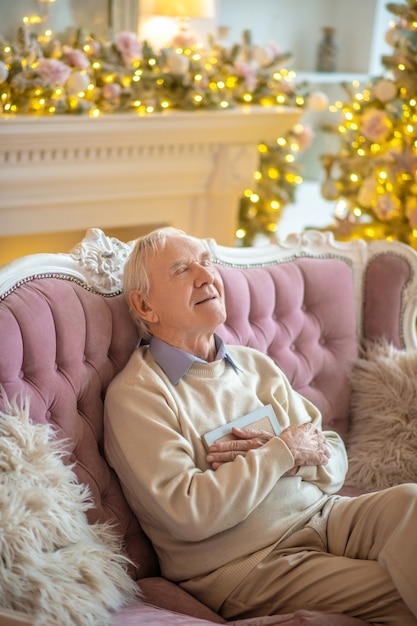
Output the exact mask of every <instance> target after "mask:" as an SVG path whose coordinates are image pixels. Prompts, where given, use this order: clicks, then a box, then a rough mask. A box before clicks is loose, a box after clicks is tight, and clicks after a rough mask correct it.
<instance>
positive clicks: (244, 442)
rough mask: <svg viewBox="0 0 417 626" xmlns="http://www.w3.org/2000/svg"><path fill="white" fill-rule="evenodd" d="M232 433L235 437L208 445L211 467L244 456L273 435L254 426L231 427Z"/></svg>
mask: <svg viewBox="0 0 417 626" xmlns="http://www.w3.org/2000/svg"><path fill="white" fill-rule="evenodd" d="M232 433H233V434H234V436H235V437H237V439H229V440H228V441H219V442H217V443H213V445H212V446H210V450H209V454H208V455H207V461H208V463H210V464H211V467H212V469H214V470H216V469H217V468H218V467H220V465H223V464H224V463H229V462H230V461H234V460H235V458H236V457H237V456H246V453H247V452H249V450H255V449H256V448H260V447H261V446H263V445H264V444H265V443H266V442H267V441H269V440H270V439H272V437H274V435H272V434H271V433H268V432H267V431H266V430H257V429H256V428H235V427H233V428H232Z"/></svg>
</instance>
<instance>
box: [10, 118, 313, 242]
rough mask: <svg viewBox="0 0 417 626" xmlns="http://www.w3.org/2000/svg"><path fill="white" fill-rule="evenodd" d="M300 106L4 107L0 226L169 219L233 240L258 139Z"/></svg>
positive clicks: (14, 230) (28, 229) (285, 124)
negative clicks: (144, 111) (61, 112)
mask: <svg viewBox="0 0 417 626" xmlns="http://www.w3.org/2000/svg"><path fill="white" fill-rule="evenodd" d="M301 114H302V111H301V110H299V109H291V108H283V107H275V108H265V107H261V106H252V107H250V106H247V107H239V108H235V109H230V110H225V111H218V110H216V111H199V112H195V111H193V112H188V111H170V112H166V113H153V114H151V115H148V116H145V117H139V116H137V115H135V114H133V113H132V114H131V115H130V114H113V115H109V116H101V117H99V118H97V119H92V118H89V117H87V116H85V117H84V116H81V117H77V116H71V115H65V116H53V117H39V118H33V117H25V116H16V117H0V188H1V194H0V232H1V234H2V235H3V236H7V235H20V234H31V233H42V232H54V231H62V230H85V229H87V228H90V227H100V228H102V229H106V228H111V227H129V226H137V225H141V226H142V225H145V226H146V225H148V224H149V225H155V224H171V225H174V226H177V227H179V228H182V229H184V230H186V231H187V232H189V233H190V234H193V235H195V236H197V237H206V236H210V237H214V238H215V239H216V240H217V241H218V242H220V243H222V244H224V245H232V244H233V243H234V232H235V229H236V226H237V210H238V202H239V199H240V197H241V195H242V193H243V190H244V189H245V187H246V186H249V185H251V184H252V182H253V172H254V171H255V170H256V168H257V166H258V163H259V153H258V149H257V146H258V143H259V142H260V141H264V142H273V141H275V140H276V139H277V137H279V136H282V135H283V134H285V132H287V130H289V129H290V128H292V127H293V126H294V125H295V124H296V123H297V121H298V120H299V118H300V116H301Z"/></svg>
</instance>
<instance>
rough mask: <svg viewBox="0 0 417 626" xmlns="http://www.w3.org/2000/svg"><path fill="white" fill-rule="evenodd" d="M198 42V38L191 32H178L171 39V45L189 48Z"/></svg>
mask: <svg viewBox="0 0 417 626" xmlns="http://www.w3.org/2000/svg"><path fill="white" fill-rule="evenodd" d="M196 43H198V39H197V37H196V36H195V35H193V34H192V33H187V32H185V33H178V34H177V35H175V37H174V38H173V40H172V45H173V46H176V47H178V48H179V47H181V48H191V46H195V44H196Z"/></svg>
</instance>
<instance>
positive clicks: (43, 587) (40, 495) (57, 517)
mask: <svg viewBox="0 0 417 626" xmlns="http://www.w3.org/2000/svg"><path fill="white" fill-rule="evenodd" d="M62 454H63V453H62V442H58V441H56V440H55V441H54V439H53V431H52V428H51V427H50V426H49V425H43V424H42V425H41V424H33V423H32V422H31V421H30V418H29V407H28V402H26V403H23V405H22V406H18V405H17V403H16V402H15V401H14V402H12V403H11V402H8V401H7V399H5V411H4V412H3V411H0V557H1V558H0V606H2V607H5V608H10V609H15V610H18V611H22V612H24V613H29V614H31V615H32V619H33V620H34V622H33V623H34V625H35V626H49V625H52V624H54V625H56V624H59V626H75V625H77V626H93V625H94V626H104V625H107V624H109V623H110V612H111V611H113V610H117V609H120V608H121V607H122V606H124V605H126V604H128V603H129V602H131V601H133V600H134V599H136V598H137V594H138V590H137V586H136V584H135V583H134V581H133V580H132V579H131V578H130V576H129V575H128V574H127V565H128V563H129V561H128V559H127V558H125V557H124V556H122V554H121V553H120V545H119V540H118V539H117V537H116V534H115V533H114V531H113V530H112V528H111V527H110V526H109V525H108V524H95V525H89V524H88V522H87V517H86V515H85V512H86V511H87V510H88V509H89V508H91V507H92V506H93V505H92V503H91V500H90V499H89V493H88V489H87V487H86V486H85V485H80V484H79V483H77V480H76V477H75V474H74V472H73V470H72V468H71V467H69V466H65V465H64V464H63V462H62V458H61V457H62Z"/></svg>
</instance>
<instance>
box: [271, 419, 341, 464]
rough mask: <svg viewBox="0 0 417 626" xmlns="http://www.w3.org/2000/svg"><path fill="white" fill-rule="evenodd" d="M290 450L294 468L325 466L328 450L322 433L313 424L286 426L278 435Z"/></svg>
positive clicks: (328, 454)
mask: <svg viewBox="0 0 417 626" xmlns="http://www.w3.org/2000/svg"><path fill="white" fill-rule="evenodd" d="M279 436H280V437H281V439H282V440H283V442H284V443H285V444H286V445H287V447H288V448H289V449H290V452H291V454H292V455H293V457H294V462H295V465H296V466H302V465H311V466H315V465H326V463H327V462H328V460H329V457H330V450H329V448H328V446H327V441H326V438H325V436H324V435H323V433H322V432H321V431H320V430H318V429H317V428H316V427H315V426H313V424H310V423H308V424H300V425H293V426H288V428H286V429H285V430H283V431H282V433H281V434H280V435H279Z"/></svg>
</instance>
